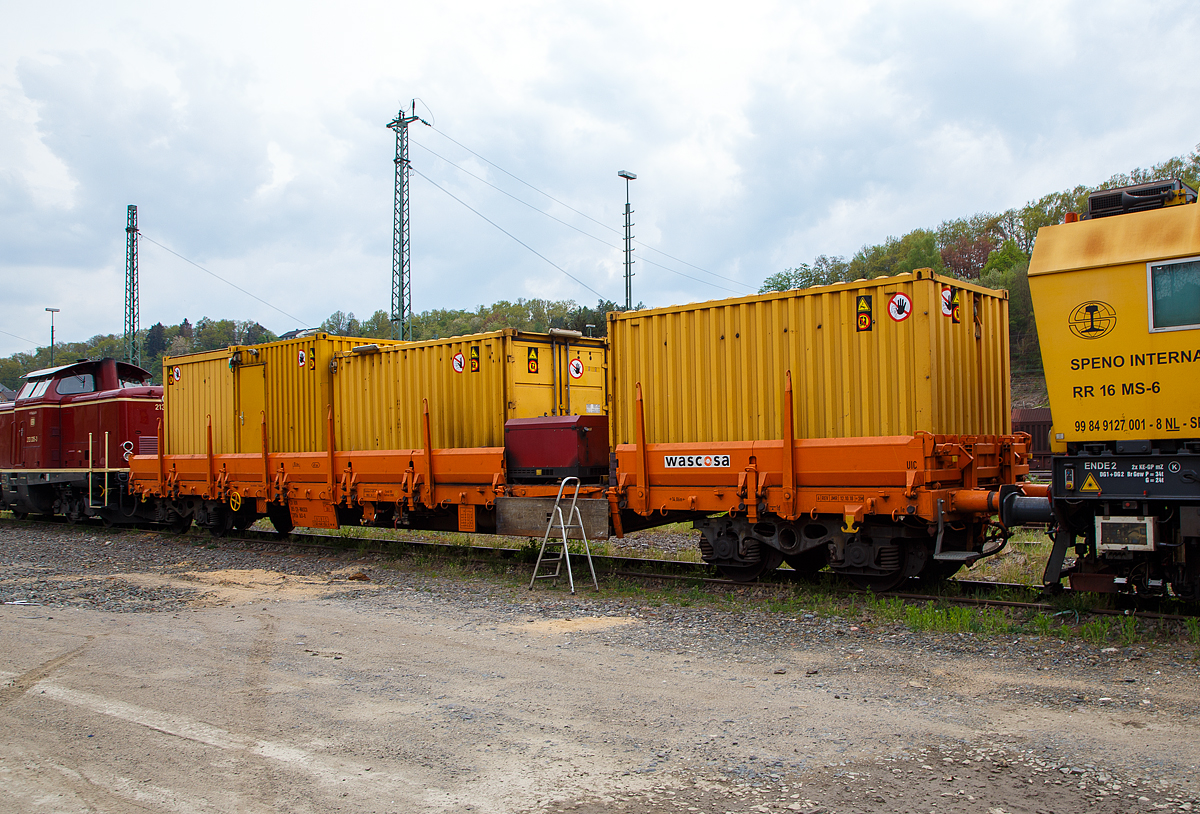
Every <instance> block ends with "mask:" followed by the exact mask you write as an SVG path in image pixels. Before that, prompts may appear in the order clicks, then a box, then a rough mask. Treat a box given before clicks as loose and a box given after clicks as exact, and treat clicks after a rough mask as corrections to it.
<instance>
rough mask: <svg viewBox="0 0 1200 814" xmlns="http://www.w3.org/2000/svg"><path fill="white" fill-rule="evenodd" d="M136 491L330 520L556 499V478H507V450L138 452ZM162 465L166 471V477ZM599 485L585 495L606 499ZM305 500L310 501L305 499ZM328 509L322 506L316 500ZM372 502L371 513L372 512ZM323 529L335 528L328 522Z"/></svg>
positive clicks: (133, 476) (133, 469)
mask: <svg viewBox="0 0 1200 814" xmlns="http://www.w3.org/2000/svg"><path fill="white" fill-rule="evenodd" d="M129 462H130V479H129V488H130V491H131V492H133V493H135V494H139V495H141V496H143V497H146V498H149V497H166V498H175V499H179V498H185V497H192V498H201V499H205V500H215V501H220V502H229V501H230V500H231V499H234V496H235V495H236V496H237V498H236V499H237V500H238V502H239V503H240V502H241V501H245V500H249V499H257V500H261V501H264V502H283V503H288V504H289V505H293V504H294V505H296V507H297V509H298V510H299V511H301V512H302V513H304V514H305V515H306V516H307V515H312V516H315V517H318V518H328V517H329V515H330V513H331V512H332V508H333V507H334V506H339V505H341V506H350V505H362V506H364V507H366V506H368V505H369V504H375V503H393V504H396V503H399V504H402V505H404V506H405V507H406V508H408V509H410V510H412V509H417V508H423V509H436V508H442V509H449V508H450V507H452V506H456V505H474V506H483V507H484V508H486V509H491V508H492V507H493V506H494V504H495V500H496V498H497V497H500V496H512V497H547V496H549V497H553V496H554V495H556V494H557V492H558V486H557V484H507V483H505V480H504V448H503V447H480V448H475V449H435V450H430V451H429V452H428V453H427V452H426V450H424V449H407V450H388V451H376V450H367V451H360V452H333V453H327V452H281V453H274V452H273V453H236V454H223V455H165V456H161V457H158V456H146V455H140V456H133V457H131V458H130V459H129ZM160 467H161V477H160ZM602 491H603V488H602V487H600V486H590V487H584V489H583V490H581V493H580V496H581V497H582V496H585V495H586V496H588V497H600V496H601V494H600V493H601V492H602ZM301 501H304V502H301ZM318 502H319V503H320V504H321V505H322V506H324V507H326V508H324V509H319V508H318V507H317V506H315V505H313V504H314V503H318ZM373 515H374V510H373V506H372V508H371V510H370V511H369V512H368V516H373ZM317 527H318V528H323V527H328V526H327V525H326V524H325V523H322V525H319V526H317Z"/></svg>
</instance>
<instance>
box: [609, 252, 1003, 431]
mask: <svg viewBox="0 0 1200 814" xmlns="http://www.w3.org/2000/svg"><path fill="white" fill-rule="evenodd" d="M944 291H945V292H947V293H945V294H944V293H943V292H944ZM944 298H950V299H949V300H947V302H945V303H944V302H943V300H944ZM954 301H957V309H955V308H954V307H953V305H952V303H953V302H954ZM956 313H957V315H956ZM608 319H609V324H608V336H609V343H610V347H609V353H610V359H609V371H610V375H609V394H610V397H611V399H612V404H611V410H610V418H611V425H612V431H613V443H632V442H634V440H636V430H635V426H634V421H635V415H636V413H635V397H636V394H635V385H636V383H638V382H640V383H641V385H642V392H643V396H644V398H645V401H646V404H645V416H646V435H647V439H646V440H647V441H648V442H650V443H680V442H693V441H700V442H703V441H749V440H766V439H775V438H781V437H782V434H783V418H782V407H783V389H784V380H785V373H786V371H789V370H790V371H791V374H792V387H793V391H794V392H793V404H794V409H795V415H794V418H793V421H794V425H795V434H796V437H797V438H840V437H869V436H887V435H911V434H913V433H915V432H917V431H921V430H924V431H926V432H931V433H960V434H1001V433H1007V432H1009V431H1010V427H1011V416H1010V413H1009V360H1008V292H1006V291H995V290H991V289H987V288H983V287H981V286H977V285H972V284H970V283H964V282H962V281H959V280H954V279H951V278H947V277H941V276H938V275H935V274H933V273H932V272H931V271H929V270H928V269H918V270H916V271H915V272H912V273H910V274H901V275H897V276H895V277H882V278H877V279H874V280H858V281H855V282H852V283H839V284H837V285H830V286H820V287H817V288H809V289H801V290H793V291H785V292H780V293H772V294H763V295H758V296H752V297H742V298H738V299H730V300H718V301H713V302H706V303H695V304H692V305H685V306H676V307H671V308H657V309H652V310H647V311H628V312H624V313H611V314H609V317H608Z"/></svg>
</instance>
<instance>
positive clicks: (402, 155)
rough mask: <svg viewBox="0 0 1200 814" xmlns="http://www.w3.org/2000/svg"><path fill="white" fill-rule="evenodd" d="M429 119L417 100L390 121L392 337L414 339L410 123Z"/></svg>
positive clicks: (426, 123) (427, 124)
mask: <svg viewBox="0 0 1200 814" xmlns="http://www.w3.org/2000/svg"><path fill="white" fill-rule="evenodd" d="M413 122H421V124H424V125H426V126H430V125H429V122H427V121H425V120H424V119H422V118H421V117H420V116H418V115H417V100H416V99H414V100H413V102H412V110H411V112H405V110H404V108H401V109H400V112H399V113H397V114H396V118H394V119H392V120H391V121H390V122H388V128H389V129H391V130H394V131H395V132H396V194H395V209H394V213H393V218H392V312H391V316H390V319H391V322H392V339H408V340H411V339H412V256H411V252H410V250H409V245H408V126H409V125H410V124H412V123H413Z"/></svg>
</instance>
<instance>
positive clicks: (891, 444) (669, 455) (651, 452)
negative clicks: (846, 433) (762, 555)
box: [616, 433, 1029, 523]
mask: <svg viewBox="0 0 1200 814" xmlns="http://www.w3.org/2000/svg"><path fill="white" fill-rule="evenodd" d="M786 448H787V443H786V442H785V441H754V442H714V443H710V444H703V445H700V444H649V445H646V446H645V447H644V448H640V446H639V445H638V444H621V445H619V446H618V447H617V451H616V454H617V463H618V468H619V472H620V475H619V479H618V485H617V487H616V490H617V495H616V499H617V502H618V505H619V506H620V507H621V508H622V509H625V510H629V511H632V512H635V513H637V514H639V515H643V516H649V515H651V514H654V513H658V514H666V513H669V512H675V511H684V512H703V513H716V512H730V513H733V514H745V515H747V517H748V518H749V519H750V520H751V521H755V520H757V515H759V514H761V513H766V512H770V513H772V514H775V515H778V516H779V517H782V518H784V519H787V520H796V519H798V518H801V517H803V516H805V515H810V516H816V515H818V514H838V515H845V516H846V517H847V518H851V517H853V518H855V519H856V520H861V519H862V518H863V517H864V516H866V515H872V514H873V515H889V516H891V517H892V518H893V519H895V518H897V517H899V516H902V515H907V516H909V517H914V516H915V517H921V518H923V519H926V520H928V521H929V522H931V523H936V522H937V520H938V517H939V515H940V512H939V507H938V501H939V500H941V501H942V511H943V512H953V511H961V512H969V513H978V514H994V509H989V508H988V506H987V504H988V500H989V499H988V497H987V495H988V494H989V493H990V492H991V491H993V490H996V489H998V488H999V487H1000V486H1001V485H1004V484H1008V483H1016V482H1017V481H1018V480H1020V479H1021V478H1023V477H1024V476H1025V475H1027V474H1028V472H1029V467H1028V464H1026V463H1023V462H1024V461H1025V460H1026V453H1027V450H1028V437H1027V436H1025V435H1023V434H1019V435H1012V436H941V435H938V436H934V435H927V434H923V433H922V434H917V435H914V436H894V437H884V438H837V439H804V440H797V441H793V442H792V456H791V459H790V460H789V459H788V458H787V456H786V453H785V449H786ZM642 472H645V473H646V474H645V476H644V481H645V482H643V476H642ZM789 475H790V477H789ZM789 480H790V481H791V482H789ZM956 495H962V496H963V498H962V500H960V501H959V508H956V503H955V500H954V498H955V496H956ZM968 495H971V496H976V497H973V498H968Z"/></svg>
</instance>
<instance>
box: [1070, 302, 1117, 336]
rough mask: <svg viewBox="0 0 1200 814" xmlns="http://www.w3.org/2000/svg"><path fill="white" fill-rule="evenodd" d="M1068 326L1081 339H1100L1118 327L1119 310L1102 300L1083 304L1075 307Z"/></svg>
mask: <svg viewBox="0 0 1200 814" xmlns="http://www.w3.org/2000/svg"><path fill="white" fill-rule="evenodd" d="M1067 325H1068V326H1070V328H1071V333H1073V334H1075V335H1076V336H1078V337H1079V338H1080V339H1099V338H1100V337H1102V336H1107V335H1108V334H1110V333H1111V332H1112V329H1113V328H1115V327H1117V309H1115V308H1113V307H1112V306H1111V305H1109V304H1108V303H1106V302H1101V301H1100V300H1091V301H1090V302H1083V303H1080V304H1079V305H1077V306H1075V310H1074V311H1072V312H1071V316H1070V317H1069V318H1068V319H1067Z"/></svg>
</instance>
